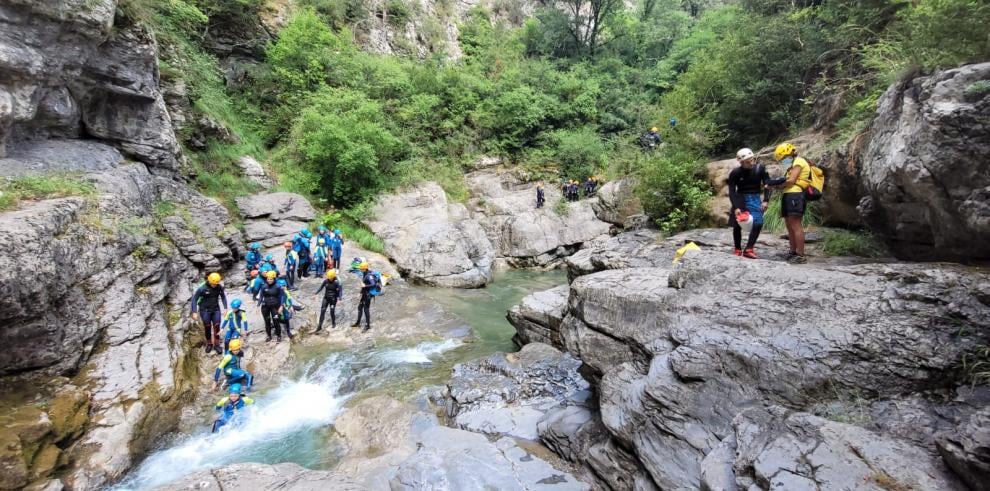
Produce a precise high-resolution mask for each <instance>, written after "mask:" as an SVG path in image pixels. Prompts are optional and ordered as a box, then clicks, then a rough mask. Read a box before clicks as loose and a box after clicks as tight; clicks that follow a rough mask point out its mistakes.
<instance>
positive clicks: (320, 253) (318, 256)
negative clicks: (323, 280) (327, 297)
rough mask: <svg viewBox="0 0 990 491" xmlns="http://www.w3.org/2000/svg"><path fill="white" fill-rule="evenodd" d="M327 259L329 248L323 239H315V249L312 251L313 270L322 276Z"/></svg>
mask: <svg viewBox="0 0 990 491" xmlns="http://www.w3.org/2000/svg"><path fill="white" fill-rule="evenodd" d="M327 261H330V248H329V247H328V246H327V242H326V241H325V240H323V239H316V250H314V251H313V270H314V271H316V274H318V275H320V276H323V275H324V274H325V273H326V272H327Z"/></svg>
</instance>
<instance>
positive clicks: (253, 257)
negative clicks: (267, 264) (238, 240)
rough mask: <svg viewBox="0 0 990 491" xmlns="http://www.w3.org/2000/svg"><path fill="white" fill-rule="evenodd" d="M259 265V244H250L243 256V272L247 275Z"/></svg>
mask: <svg viewBox="0 0 990 491" xmlns="http://www.w3.org/2000/svg"><path fill="white" fill-rule="evenodd" d="M260 264H261V244H259V243H257V242H255V243H253V244H251V247H249V248H248V252H247V254H245V255H244V271H245V272H246V273H247V274H251V273H250V272H251V271H253V270H255V269H258V265H260Z"/></svg>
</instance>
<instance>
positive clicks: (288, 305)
mask: <svg viewBox="0 0 990 491" xmlns="http://www.w3.org/2000/svg"><path fill="white" fill-rule="evenodd" d="M278 286H280V287H282V289H283V290H285V302H284V303H283V304H282V313H281V314H279V322H281V323H282V325H284V326H285V334H287V335H288V336H289V339H292V338H294V337H295V336H293V335H292V325H291V324H290V321H291V320H292V311H293V310H302V306H300V305H297V304H296V303H295V302H294V301H293V300H292V293H290V292H289V291H288V290H286V288H285V286H286V282H285V278H279V279H278Z"/></svg>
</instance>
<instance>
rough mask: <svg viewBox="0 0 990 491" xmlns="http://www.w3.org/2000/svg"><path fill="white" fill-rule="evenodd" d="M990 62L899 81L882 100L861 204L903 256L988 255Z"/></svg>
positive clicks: (866, 159) (865, 168)
mask: <svg viewBox="0 0 990 491" xmlns="http://www.w3.org/2000/svg"><path fill="white" fill-rule="evenodd" d="M988 81H990V63H982V64H977V65H967V66H963V67H960V68H956V69H953V70H947V71H944V72H938V73H936V74H934V75H932V76H930V77H919V78H916V79H913V80H909V81H907V82H904V83H903V84H899V85H894V86H892V87H891V88H889V89H888V90H887V92H886V93H885V94H884V95H883V97H882V98H881V99H880V104H879V107H878V108H877V118H876V120H874V122H873V126H872V127H871V140H870V142H869V145H868V146H867V149H866V153H865V154H864V155H863V157H862V161H861V164H860V165H861V169H860V178H861V179H862V181H863V184H864V186H865V187H866V191H867V196H866V197H865V198H864V199H863V200H862V201H861V202H860V205H859V210H860V213H861V214H862V215H863V218H864V221H865V222H866V223H867V224H869V225H870V227H871V228H872V229H873V230H875V231H877V232H878V233H880V234H881V235H882V236H883V237H885V238H886V239H887V240H888V241H889V242H890V244H891V246H892V248H893V251H894V252H895V253H896V254H897V255H898V256H899V257H904V258H908V259H917V260H939V259H952V260H958V259H962V260H978V259H987V258H990V248H988V247H986V243H987V241H988V240H990V144H988V143H987V142H988V141H990V93H988V92H987V91H986V90H985V89H980V88H979V87H980V85H979V84H986V83H987V82H988Z"/></svg>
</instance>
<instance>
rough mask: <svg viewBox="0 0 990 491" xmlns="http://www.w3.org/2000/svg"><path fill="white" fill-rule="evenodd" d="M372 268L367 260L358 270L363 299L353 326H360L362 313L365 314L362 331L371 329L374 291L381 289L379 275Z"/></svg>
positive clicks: (359, 304)
mask: <svg viewBox="0 0 990 491" xmlns="http://www.w3.org/2000/svg"><path fill="white" fill-rule="evenodd" d="M370 268H371V267H370V266H369V265H368V263H367V262H362V263H361V264H359V265H358V271H360V272H361V301H360V303H358V316H357V321H355V322H354V324H353V325H351V327H359V326H360V325H361V315H362V314H363V315H364V329H362V330H361V332H367V331H368V330H369V329H371V299H372V298H374V291H375V290H376V289H378V290H381V285H380V284H379V282H378V276H377V275H375V273H374V272H372V271H371V269H370Z"/></svg>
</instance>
